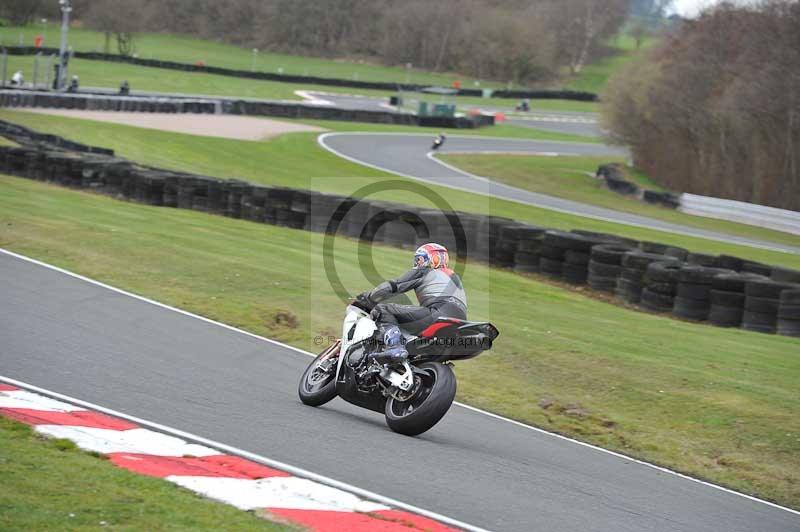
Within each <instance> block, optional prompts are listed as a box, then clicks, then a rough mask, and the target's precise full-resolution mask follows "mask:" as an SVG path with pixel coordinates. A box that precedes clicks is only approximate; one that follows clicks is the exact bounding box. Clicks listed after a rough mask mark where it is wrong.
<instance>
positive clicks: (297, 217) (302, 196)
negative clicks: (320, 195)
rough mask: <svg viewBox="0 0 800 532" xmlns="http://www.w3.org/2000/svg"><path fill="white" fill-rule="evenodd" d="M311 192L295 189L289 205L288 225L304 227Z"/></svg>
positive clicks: (297, 227) (307, 216) (295, 227)
mask: <svg viewBox="0 0 800 532" xmlns="http://www.w3.org/2000/svg"><path fill="white" fill-rule="evenodd" d="M312 194H314V193H313V192H309V191H306V190H295V192H294V194H292V200H291V203H290V205H289V227H291V228H292V229H305V228H306V225H307V223H308V218H309V214H310V212H311V195H312Z"/></svg>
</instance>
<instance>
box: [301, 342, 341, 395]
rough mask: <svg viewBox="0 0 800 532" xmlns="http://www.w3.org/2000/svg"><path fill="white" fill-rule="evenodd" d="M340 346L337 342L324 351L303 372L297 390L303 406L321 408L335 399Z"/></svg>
mask: <svg viewBox="0 0 800 532" xmlns="http://www.w3.org/2000/svg"><path fill="white" fill-rule="evenodd" d="M341 344H342V342H341V340H339V341H338V342H336V343H334V344H333V345H332V346H330V347H329V348H327V349H325V350H324V351H323V352H322V353H320V354H319V355H317V358H315V359H314V360H313V361H312V362H311V364H309V365H308V367H307V368H306V370H305V372H303V376H302V377H301V378H300V385H299V386H298V388H297V393H298V395H299V396H300V400H301V401H302V402H303V404H306V405H308V406H321V405H324V404H325V403H327V402H328V401H330V400H331V399H333V398H334V397H336V365H337V362H338V360H339V348H340V347H341Z"/></svg>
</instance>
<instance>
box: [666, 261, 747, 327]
mask: <svg viewBox="0 0 800 532" xmlns="http://www.w3.org/2000/svg"><path fill="white" fill-rule="evenodd" d="M723 273H733V272H732V271H731V270H724V269H722V268H709V267H705V266H698V265H695V264H692V265H688V266H686V267H685V268H682V269H681V271H680V272H679V273H678V291H677V296H676V297H675V306H674V307H673V309H672V313H673V314H674V315H675V316H678V317H680V318H687V319H690V320H697V321H705V320H707V319H708V313H709V311H710V310H711V283H712V281H713V279H714V276H716V275H719V274H723Z"/></svg>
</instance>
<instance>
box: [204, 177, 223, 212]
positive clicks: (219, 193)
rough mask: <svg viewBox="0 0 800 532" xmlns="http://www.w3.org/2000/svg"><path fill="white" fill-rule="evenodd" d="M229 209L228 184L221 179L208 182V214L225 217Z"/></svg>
mask: <svg viewBox="0 0 800 532" xmlns="http://www.w3.org/2000/svg"><path fill="white" fill-rule="evenodd" d="M227 208H228V182H227V181H222V180H219V179H209V181H208V212H210V213H212V214H219V215H224V214H225V211H226V210H227Z"/></svg>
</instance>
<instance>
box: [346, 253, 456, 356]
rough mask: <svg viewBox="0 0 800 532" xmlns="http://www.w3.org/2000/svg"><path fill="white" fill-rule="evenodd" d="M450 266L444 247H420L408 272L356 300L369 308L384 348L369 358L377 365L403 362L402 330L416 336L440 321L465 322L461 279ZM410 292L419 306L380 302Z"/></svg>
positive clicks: (404, 354) (404, 351)
mask: <svg viewBox="0 0 800 532" xmlns="http://www.w3.org/2000/svg"><path fill="white" fill-rule="evenodd" d="M449 262H450V258H449V256H448V253H447V249H446V248H445V247H444V246H442V245H439V244H435V243H429V244H423V245H422V246H420V247H419V248H417V250H416V251H415V252H414V262H413V267H412V269H411V270H409V271H407V272H406V273H405V274H403V275H401V276H400V277H398V278H397V279H394V280H391V281H384V282H383V283H381V284H379V285H378V286H376V287H375V288H374V289H373V290H371V291H370V292H365V293H363V294H360V295H359V296H358V297H357V298H356V299H358V300H360V301H362V302H364V303H366V304H367V306H369V307H372V312H371V313H370V316H371V317H372V319H373V320H374V321H375V323H376V324H377V325H378V334H379V335H380V338H381V339H382V344H383V345H382V346H381V349H380V350H379V351H378V352H376V353H374V354H373V355H372V357H373V359H374V360H375V361H376V362H378V363H381V364H383V363H388V362H392V363H396V362H402V361H403V360H405V358H406V357H407V356H408V351H406V348H405V347H404V345H403V335H402V333H401V332H400V327H401V326H402V327H403V329H405V330H406V331H408V332H410V333H412V334H419V332H421V331H422V330H423V329H425V328H426V327H428V326H429V325H431V324H432V323H433V322H435V321H436V319H437V318H439V317H442V316H447V317H452V318H458V319H462V320H465V319H466V318H467V295H466V293H465V292H464V287H463V285H462V284H461V278H460V277H459V276H458V274H457V273H455V272H454V271H453V270H451V269H450V267H449ZM409 290H414V292H415V293H416V296H417V300H418V301H419V304H420V306H414V305H400V304H397V303H384V302H383V301H385V300H386V299H389V298H390V297H392V296H394V295H397V294H402V293H404V292H408V291H409Z"/></svg>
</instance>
